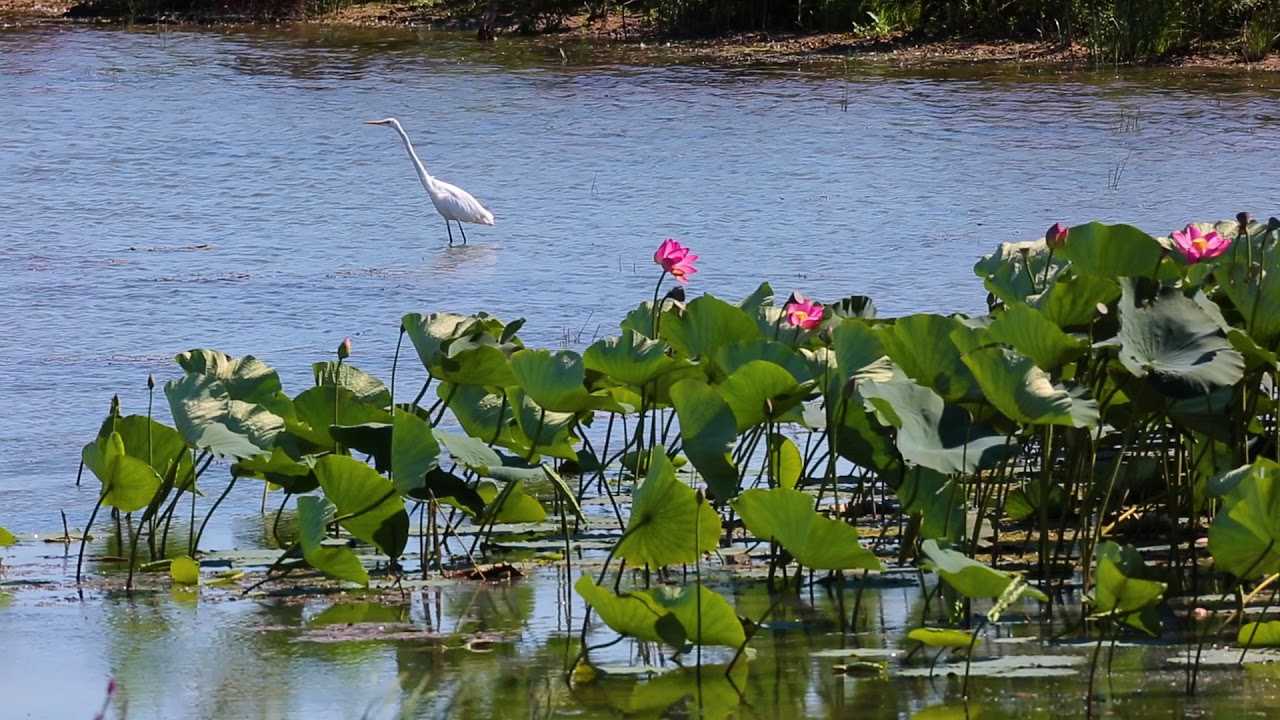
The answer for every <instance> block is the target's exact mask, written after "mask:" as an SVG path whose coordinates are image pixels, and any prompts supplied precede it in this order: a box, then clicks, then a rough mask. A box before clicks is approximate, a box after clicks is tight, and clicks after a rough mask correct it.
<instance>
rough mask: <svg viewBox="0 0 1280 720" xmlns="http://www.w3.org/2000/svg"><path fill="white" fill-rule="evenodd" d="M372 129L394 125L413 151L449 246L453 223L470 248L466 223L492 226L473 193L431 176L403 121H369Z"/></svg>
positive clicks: (415, 165) (489, 213)
mask: <svg viewBox="0 0 1280 720" xmlns="http://www.w3.org/2000/svg"><path fill="white" fill-rule="evenodd" d="M365 123H366V124H368V125H390V126H391V127H393V128H395V129H396V132H398V133H400V139H401V140H403V141H404V149H405V150H408V151H409V158H410V159H412V160H413V167H414V169H415V170H417V172H418V179H419V180H421V181H422V187H424V188H426V190H427V196H428V197H430V198H431V204H432V205H435V206H436V212H438V213H440V216H441V217H443V218H444V228H445V230H446V231H447V232H448V233H449V245H450V246H452V245H453V229H452V228H450V227H449V221H450V220H452V221H454V222H456V223H458V232H460V233H462V244H463V245H466V244H467V233H466V231H465V230H463V229H462V223H464V222H467V223H474V224H476V225H492V224H493V213H491V212H489V209H488V208H486V207H485V206H484V205H481V204H480V201H479V200H476V199H475V198H474V197H472V195H471V193H469V192H467V191H466V190H463V189H462V188H460V187H458V186H457V185H450V184H449V183H447V182H445V181H443V180H437V179H436V178H434V177H432V176H431V173H429V172H427V167H426V166H425V165H423V164H422V161H421V160H419V159H418V153H416V152H414V151H413V143H411V142H409V135H408V133H406V132H405V131H404V128H402V127H400V121H399V120H396V119H395V118H386V119H384V120H366V121H365Z"/></svg>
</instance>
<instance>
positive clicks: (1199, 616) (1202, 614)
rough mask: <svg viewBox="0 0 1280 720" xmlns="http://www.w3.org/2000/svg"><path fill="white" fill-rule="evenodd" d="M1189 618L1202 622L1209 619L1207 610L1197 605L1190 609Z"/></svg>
mask: <svg viewBox="0 0 1280 720" xmlns="http://www.w3.org/2000/svg"><path fill="white" fill-rule="evenodd" d="M1191 618H1192V619H1193V620H1195V621H1196V622H1204V621H1205V620H1208V619H1209V611H1208V610H1205V609H1204V608H1202V607H1198V608H1196V609H1195V610H1192V611H1191Z"/></svg>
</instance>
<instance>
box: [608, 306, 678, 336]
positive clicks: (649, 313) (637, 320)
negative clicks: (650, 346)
mask: <svg viewBox="0 0 1280 720" xmlns="http://www.w3.org/2000/svg"><path fill="white" fill-rule="evenodd" d="M663 305H664V306H667V305H669V303H667V302H666V301H665V300H664V301H663ZM618 327H619V328H621V329H622V332H624V333H627V332H633V333H635V334H636V335H638V336H640V337H642V338H649V339H654V337H653V303H652V302H649V301H648V300H645V301H644V302H642V303H640V304H639V305H637V306H636V307H635V308H634V309H632V310H631V311H630V312H628V313H627V314H626V316H625V317H623V318H622V322H620V323H618Z"/></svg>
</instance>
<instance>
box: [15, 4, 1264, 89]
mask: <svg viewBox="0 0 1280 720" xmlns="http://www.w3.org/2000/svg"><path fill="white" fill-rule="evenodd" d="M75 7H76V3H75V2H72V1H71V0H0V23H4V24H9V25H13V24H29V23H39V22H51V21H54V22H57V21H76V22H84V21H93V22H123V20H122V19H120V18H107V17H93V16H92V13H91V12H90V13H88V14H87V15H86V13H85V12H84V11H83V8H77V9H76V10H75V11H73V10H72V9H73V8H75ZM68 12H72V13H73V14H75V15H78V17H76V18H75V19H74V20H72V19H70V18H68V17H67V14H68ZM146 20H147V19H145V18H144V19H143V20H142V21H144V22H145V21H146ZM165 21H166V22H177V23H183V22H186V23H192V24H215V25H216V24H228V23H233V24H245V23H246V22H254V21H252V20H247V19H246V18H245V17H243V16H240V15H236V16H226V17H223V16H201V17H186V18H183V17H178V18H174V17H166V18H165ZM260 22H264V23H269V24H273V25H275V24H279V22H280V21H279V20H278V19H272V20H265V21H260ZM289 22H302V23H307V24H320V25H335V26H341V25H351V26H359V27H388V28H407V27H431V28H436V29H442V30H444V29H452V30H465V31H470V32H475V29H476V22H475V21H474V20H472V19H469V18H457V17H453V16H450V15H449V14H448V13H447V11H445V10H443V9H442V8H441V7H440V6H439V5H436V4H432V3H422V2H367V3H360V4H355V5H350V6H348V7H344V8H342V9H339V10H336V11H333V12H330V13H326V14H323V15H318V16H312V17H305V18H295V19H292V20H290V21H289ZM498 32H499V34H506V33H509V32H511V29H507V30H506V31H504V30H503V29H501V28H500V29H499V30H498ZM538 37H540V38H541V39H542V40H543V41H544V42H548V43H556V44H558V43H570V42H592V43H600V44H617V45H618V46H620V47H625V48H627V49H628V50H629V51H631V53H632V54H634V52H635V51H637V50H639V51H641V54H643V51H644V50H648V49H650V48H652V49H654V50H655V51H661V54H662V55H663V56H664V57H667V58H670V57H672V56H673V55H674V56H676V57H686V58H689V59H691V60H698V61H702V62H716V63H724V64H778V63H782V64H791V63H810V62H827V63H829V62H839V61H841V60H843V59H849V60H857V61H862V62H873V63H883V64H886V65H893V66H900V67H912V66H936V65H948V64H1013V65H1036V66H1047V67H1060V68H1088V67H1096V66H1098V65H1099V62H1098V61H1097V59H1095V58H1092V57H1090V55H1089V52H1088V50H1087V48H1085V47H1083V46H1081V45H1071V46H1067V47H1063V46H1061V45H1060V44H1058V43H1052V42H1044V41H1028V40H981V41H978V40H958V39H957V40H943V41H920V40H918V39H914V38H910V37H906V36H903V35H897V36H888V37H877V38H871V37H866V36H865V35H859V34H855V33H762V32H755V33H739V34H731V35H723V36H718V37H712V38H673V37H666V36H662V35H660V34H658V33H657V32H655V31H654V30H653V28H652V27H650V26H648V25H646V24H643V23H641V22H639V21H637V20H636V19H635V18H630V19H626V18H619V17H618V16H617V15H616V14H615V15H614V16H613V17H611V18H610V19H609V20H608V21H607V22H602V21H588V20H587V19H586V18H583V17H578V18H570V19H568V20H567V21H566V22H565V23H564V25H563V26H562V27H561V28H559V29H557V30H556V31H554V32H547V33H543V34H541V35H539V36H538ZM1146 64H1147V65H1151V66H1165V67H1179V68H1188V69H1193V70H1243V71H1249V72H1256V71H1261V72H1276V71H1280V53H1272V54H1271V55H1270V56H1269V57H1267V58H1266V59H1264V60H1261V61H1256V62H1247V61H1245V60H1244V59H1243V58H1242V57H1241V56H1240V54H1239V53H1238V52H1237V51H1236V50H1235V49H1234V48H1232V47H1230V44H1225V43H1224V44H1221V45H1211V46H1206V47H1199V48H1195V49H1193V51H1191V52H1188V53H1184V54H1179V55H1176V56H1171V57H1166V58H1161V59H1159V60H1156V61H1153V62H1150V63H1146Z"/></svg>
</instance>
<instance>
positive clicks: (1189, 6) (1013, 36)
mask: <svg viewBox="0 0 1280 720" xmlns="http://www.w3.org/2000/svg"><path fill="white" fill-rule="evenodd" d="M9 2H10V3H13V2H18V3H19V4H21V3H22V2H23V0H9ZM31 7H36V5H32V6H31ZM39 7H41V8H45V9H47V8H46V6H44V5H40V6H39ZM49 7H52V6H49ZM20 10H21V8H20V7H19V11H20ZM42 13H43V11H42ZM68 14H69V15H70V16H72V17H97V18H102V17H108V18H110V17H114V18H126V19H133V20H148V19H150V20H156V19H161V18H164V19H166V20H170V21H171V20H196V21H199V20H224V21H225V20H233V21H234V20H242V21H243V20H249V21H252V20H261V19H274V20H279V19H310V20H316V19H321V20H323V19H330V20H334V21H338V22H345V21H354V22H361V23H375V24H388V23H389V24H428V25H433V26H439V27H452V28H464V29H469V30H472V31H478V32H479V34H480V36H481V37H482V38H491V37H493V36H494V35H495V34H500V33H526V34H529V33H558V32H563V31H566V30H569V31H572V32H576V33H579V34H582V35H589V36H591V37H596V38H599V37H608V38H613V39H620V40H627V39H633V40H634V39H641V40H645V39H648V40H654V39H666V40H679V39H686V40H687V39H703V40H705V39H708V38H718V39H720V40H721V41H722V42H723V43H725V44H726V45H732V44H734V43H740V42H743V41H744V40H745V41H747V42H750V41H753V40H758V39H760V37H761V36H763V37H765V38H769V39H775V38H776V37H782V38H795V37H797V36H799V37H807V36H828V35H834V36H835V37H826V38H824V40H823V41H822V42H821V43H820V44H821V45H822V47H823V48H824V49H826V50H829V51H843V52H846V53H848V52H855V51H857V50H859V49H861V48H863V47H865V46H866V44H867V43H880V45H879V46H874V47H871V48H869V49H882V47H883V45H884V44H889V45H891V46H894V47H903V46H907V47H910V46H914V45H919V44H922V43H930V42H938V41H956V40H966V41H982V42H988V43H1017V42H1036V43H1040V44H1042V47H1040V48H1038V54H1040V55H1049V56H1054V57H1056V56H1061V57H1062V58H1063V59H1067V58H1070V57H1073V56H1074V55H1075V54H1083V55H1086V56H1087V57H1088V58H1089V59H1091V60H1092V61H1093V62H1095V63H1101V62H1107V63H1126V62H1152V61H1162V60H1164V61H1167V60H1170V59H1172V58H1178V57H1184V56H1195V55H1205V54H1209V55H1218V56H1229V57H1235V58H1237V59H1240V60H1243V61H1246V62H1257V61H1258V60H1261V59H1263V58H1265V57H1266V56H1267V55H1268V53H1269V52H1270V51H1271V50H1273V49H1274V48H1275V47H1276V44H1277V40H1278V39H1280V5H1277V4H1276V3H1273V2H1268V1H1267V0H1149V1H1148V0H1031V1H1029V2H1020V3H1013V4H1010V3H1000V2H993V1H990V0H628V1H626V2H617V1H616V0H505V1H504V0H410V1H408V2H391V3H388V2H384V1H382V0H375V1H373V2H368V1H362V0H230V1H229V2H227V1H222V0H219V2H213V1H212V0H82V1H81V2H79V3H78V4H74V5H70V6H69V10H68ZM744 34H746V35H747V36H749V37H746V38H744V37H743V35H744ZM810 44H811V45H812V44H813V43H810ZM1077 48H1078V53H1076V52H1073V50H1074V49H1077ZM957 56H958V57H960V58H962V59H963V57H964V55H963V53H957Z"/></svg>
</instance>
